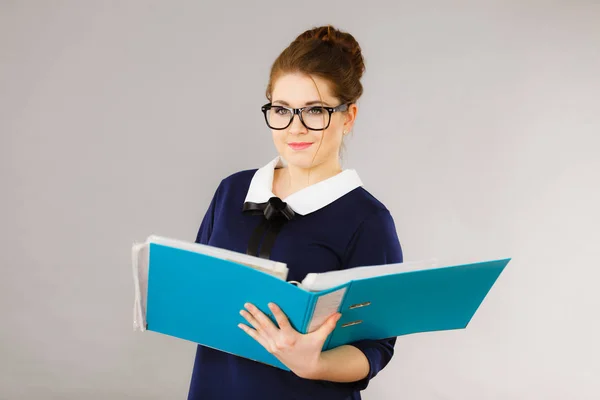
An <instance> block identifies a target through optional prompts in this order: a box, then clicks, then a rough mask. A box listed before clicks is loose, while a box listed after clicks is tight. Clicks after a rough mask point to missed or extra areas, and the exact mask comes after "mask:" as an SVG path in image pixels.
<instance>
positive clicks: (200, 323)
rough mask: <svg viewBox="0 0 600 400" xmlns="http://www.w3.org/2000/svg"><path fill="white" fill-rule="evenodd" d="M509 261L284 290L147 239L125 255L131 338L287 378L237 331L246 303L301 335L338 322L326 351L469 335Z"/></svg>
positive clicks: (320, 278) (377, 272)
mask: <svg viewBox="0 0 600 400" xmlns="http://www.w3.org/2000/svg"><path fill="white" fill-rule="evenodd" d="M509 261H510V259H509V258H507V259H500V260H493V261H485V262H478V263H471V264H463V265H453V266H438V265H437V263H436V262H435V261H434V260H425V261H417V262H404V263H399V264H390V265H379V266H363V267H357V268H351V269H346V270H340V271H332V272H326V273H318V274H314V273H311V274H308V275H307V276H306V277H305V279H304V280H303V281H302V282H288V281H286V279H287V273H288V269H287V267H286V265H285V264H283V263H280V262H276V261H273V260H267V259H262V258H258V257H253V256H249V255H246V254H241V253H237V252H233V251H229V250H224V249H220V248H216V247H212V246H208V245H203V244H198V243H189V242H184V241H179V240H175V239H169V238H164V237H159V236H150V237H149V238H148V239H147V240H146V241H145V242H144V243H136V244H134V245H133V248H132V262H133V279H134V287H135V302H134V328H135V329H138V330H141V331H144V330H149V331H154V332H159V333H162V334H166V335H170V336H174V337H177V338H181V339H185V340H189V341H192V342H195V343H198V344H202V345H204V346H207V347H212V348H215V349H218V350H221V351H224V352H228V353H231V354H235V355H237V356H240V357H245V358H248V359H252V360H255V361H258V362H262V363H265V364H269V365H272V366H275V367H278V368H282V369H286V370H287V369H288V368H287V367H286V366H285V365H283V364H282V363H281V362H280V361H279V360H277V358H275V357H274V356H273V355H271V354H270V353H269V352H268V351H267V350H265V349H264V348H263V347H262V346H261V345H260V344H259V343H257V342H256V341H255V340H254V339H252V338H251V337H250V336H248V335H247V334H246V333H245V332H244V331H242V330H241V329H239V328H238V326H237V325H238V324H239V323H246V324H247V321H246V320H245V319H244V318H243V317H242V316H241V315H240V314H239V311H240V310H242V309H243V308H244V303H246V302H250V303H252V304H254V305H255V306H257V307H258V308H259V309H260V310H261V311H263V312H264V313H265V314H267V315H269V316H270V317H271V318H272V319H273V321H275V320H274V318H273V316H272V315H271V313H270V310H269V308H268V307H267V304H268V303H269V302H273V303H275V304H277V305H278V306H279V307H281V309H282V310H283V312H284V313H285V314H286V315H287V317H288V319H289V320H290V323H291V324H292V326H293V327H294V328H295V329H296V330H297V331H299V332H301V333H308V332H311V331H313V330H315V329H317V328H318V327H319V326H320V325H321V324H322V323H323V322H324V321H325V320H326V319H327V318H328V317H329V316H331V315H332V314H333V313H335V312H338V311H339V312H340V313H341V314H342V316H341V319H340V320H339V321H338V323H337V325H336V328H335V330H334V331H333V332H332V333H331V334H330V335H329V337H328V339H327V341H326V342H325V344H324V347H323V350H328V349H331V348H334V347H337V346H340V345H343V344H348V343H352V342H354V341H358V340H362V339H384V338H389V337H395V336H402V335H407V334H413V333H418V332H429V331H440V330H450V329H462V328H465V327H466V326H467V324H468V323H469V321H470V320H471V319H472V317H473V315H474V314H475V312H476V311H477V309H478V308H479V306H480V304H481V302H482V301H483V300H484V298H485V297H486V295H487V294H488V292H489V290H490V289H491V287H492V286H493V284H494V282H495V281H496V279H497V278H498V276H499V275H500V274H501V272H502V271H503V269H504V267H505V266H506V265H507V264H508V262H509Z"/></svg>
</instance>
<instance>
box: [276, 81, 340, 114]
mask: <svg viewBox="0 0 600 400" xmlns="http://www.w3.org/2000/svg"><path fill="white" fill-rule="evenodd" d="M313 79H314V82H313ZM315 84H316V87H315ZM317 88H318V91H317ZM319 94H320V95H321V97H319ZM271 97H272V101H273V102H276V101H284V102H286V103H288V104H289V105H291V106H294V107H302V106H304V105H305V104H306V103H308V102H311V101H319V99H320V98H321V99H323V101H324V102H325V103H329V104H333V103H335V102H336V98H335V97H333V96H332V95H331V89H330V87H329V83H328V82H327V81H326V80H325V79H322V78H319V77H317V76H313V77H312V79H311V77H310V76H308V75H304V74H284V75H282V76H280V77H279V78H278V79H277V80H276V81H275V84H274V85H273V93H272V96H271Z"/></svg>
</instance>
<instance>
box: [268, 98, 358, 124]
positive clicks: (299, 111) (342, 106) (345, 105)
mask: <svg viewBox="0 0 600 400" xmlns="http://www.w3.org/2000/svg"><path fill="white" fill-rule="evenodd" d="M350 104H352V103H343V104H340V105H339V106H337V107H326V106H306V107H301V108H292V107H286V106H279V105H277V106H274V105H273V104H272V103H267V104H265V105H264V106H262V107H261V110H262V112H263V114H264V116H265V122H266V123H267V126H268V127H269V128H271V129H274V130H277V131H281V130H284V129H287V128H288V127H289V126H290V125H291V124H292V121H293V120H294V115H298V118H300V122H302V125H304V126H305V127H306V129H308V130H309V131H323V130H325V129H327V128H329V125H330V124H331V114H333V113H334V112H340V111H341V112H343V111H347V110H348V107H349V105H350ZM273 107H281V108H285V109H286V110H288V111H290V112H291V113H292V117H291V118H290V122H289V123H288V124H287V125H286V126H284V127H283V128H273V127H272V126H271V124H269V117H267V111H269V110H270V109H271V108H273ZM317 107H318V108H322V109H324V110H326V111H327V112H328V113H329V120H328V121H327V126H326V127H324V128H320V129H313V128H310V127H309V126H307V125H306V124H305V123H304V120H303V119H302V111H304V110H306V109H308V108H317Z"/></svg>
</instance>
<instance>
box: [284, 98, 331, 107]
mask: <svg viewBox="0 0 600 400" xmlns="http://www.w3.org/2000/svg"><path fill="white" fill-rule="evenodd" d="M275 103H279V104H281V105H283V106H287V107H291V106H290V105H289V103H288V102H286V101H283V100H275V101H273V104H275ZM315 104H324V105H326V106H328V107H331V106H330V105H329V104H327V102H325V101H321V100H313V101H307V102H306V103H304V106H312V105H315Z"/></svg>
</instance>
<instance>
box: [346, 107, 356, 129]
mask: <svg viewBox="0 0 600 400" xmlns="http://www.w3.org/2000/svg"><path fill="white" fill-rule="evenodd" d="M344 114H345V120H344V131H345V132H350V131H352V128H353V127H354V121H355V120H356V115H357V114H358V106H357V105H356V103H352V104H350V105H349V106H348V111H346V112H345V113H344Z"/></svg>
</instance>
